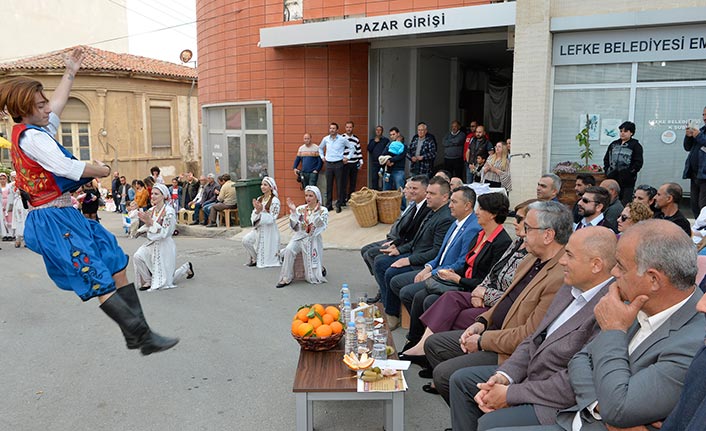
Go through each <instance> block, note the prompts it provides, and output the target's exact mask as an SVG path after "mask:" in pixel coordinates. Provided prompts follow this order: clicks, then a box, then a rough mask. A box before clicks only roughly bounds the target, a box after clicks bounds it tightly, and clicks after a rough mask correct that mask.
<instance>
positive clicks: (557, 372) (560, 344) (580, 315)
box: [498, 283, 610, 425]
mask: <svg viewBox="0 0 706 431" xmlns="http://www.w3.org/2000/svg"><path fill="white" fill-rule="evenodd" d="M609 284H610V283H608V284H606V285H605V286H603V287H602V288H601V290H599V291H598V292H597V293H596V295H594V296H593V298H591V300H590V301H589V302H588V303H587V304H586V305H584V306H583V308H581V309H580V310H579V311H578V312H577V313H576V314H574V315H573V316H571V318H570V319H569V320H567V321H566V322H564V323H563V324H562V325H561V326H559V327H558V328H556V329H555V330H554V332H552V333H551V335H550V336H548V337H546V339H544V340H543V338H544V337H545V334H546V331H547V328H549V326H551V324H552V323H553V322H554V321H555V320H556V319H557V317H559V315H560V314H561V313H563V312H564V310H565V309H566V307H568V306H569V305H570V304H571V303H572V302H573V301H574V296H573V295H572V294H571V286H566V285H565V286H563V287H562V288H561V289H559V291H558V292H557V293H556V295H555V296H554V300H553V301H552V303H551V305H550V306H549V309H548V310H547V314H546V315H544V319H542V322H541V323H540V324H539V326H538V327H537V330H536V331H534V333H533V334H532V335H530V336H529V337H527V338H525V340H524V341H523V342H522V343H521V344H520V345H519V346H517V349H516V350H515V352H514V353H513V354H512V356H510V359H508V360H507V361H505V362H504V363H503V364H502V365H501V366H500V367H499V368H498V370H499V371H503V372H504V373H506V374H507V375H509V376H510V377H512V380H513V381H514V383H513V384H512V385H510V386H509V387H508V389H507V402H508V404H510V405H520V404H533V405H534V411H535V413H536V414H537V418H538V419H539V422H540V423H541V424H543V425H549V424H554V423H556V415H557V413H558V412H559V410H560V409H565V408H567V407H570V406H571V405H572V404H574V403H575V402H576V399H575V397H574V391H573V390H572V389H571V383H570V382H569V361H570V360H571V358H572V357H573V356H574V354H575V353H576V352H578V351H579V350H581V349H582V348H583V346H585V345H586V343H588V342H589V341H590V340H591V339H592V338H593V337H594V336H595V335H596V334H598V332H599V331H600V329H601V328H600V326H598V323H596V318H595V316H594V315H593V308H594V307H595V306H596V304H598V301H599V300H600V299H601V298H602V297H603V295H605V294H606V293H608V285H609ZM542 340H543V341H542Z"/></svg>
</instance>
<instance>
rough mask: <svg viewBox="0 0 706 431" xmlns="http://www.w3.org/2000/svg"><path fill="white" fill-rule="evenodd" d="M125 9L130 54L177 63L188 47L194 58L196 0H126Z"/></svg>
mask: <svg viewBox="0 0 706 431" xmlns="http://www.w3.org/2000/svg"><path fill="white" fill-rule="evenodd" d="M126 8H127V22H128V33H129V34H130V38H129V42H128V43H129V52H130V54H135V55H141V56H144V57H151V58H157V59H159V60H165V61H170V62H172V63H181V61H180V60H179V54H180V53H181V51H182V50H184V49H190V50H191V51H192V52H193V53H194V58H193V59H192V61H194V60H196V24H195V21H196V0H126ZM188 23H191V24H188ZM182 24H187V25H182ZM168 27H173V28H171V29H166V28H168ZM163 29H166V30H163ZM190 65H191V66H193V65H194V64H193V63H192V64H190Z"/></svg>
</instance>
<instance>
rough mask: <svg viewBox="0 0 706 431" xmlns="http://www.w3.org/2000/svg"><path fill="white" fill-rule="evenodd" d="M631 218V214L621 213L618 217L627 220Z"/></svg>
mask: <svg viewBox="0 0 706 431" xmlns="http://www.w3.org/2000/svg"><path fill="white" fill-rule="evenodd" d="M629 218H630V216H626V215H625V214H620V217H618V219H619V220H620V221H625V220H628V219H629Z"/></svg>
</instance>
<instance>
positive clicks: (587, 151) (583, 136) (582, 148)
mask: <svg viewBox="0 0 706 431" xmlns="http://www.w3.org/2000/svg"><path fill="white" fill-rule="evenodd" d="M590 126H591V120H590V119H589V118H588V114H586V125H585V126H584V128H583V129H582V130H581V131H580V132H579V134H578V135H576V142H578V144H579V157H580V158H581V159H583V160H584V166H589V165H590V164H591V160H592V159H593V150H592V149H591V143H590V142H589V140H588V128H589V127H590Z"/></svg>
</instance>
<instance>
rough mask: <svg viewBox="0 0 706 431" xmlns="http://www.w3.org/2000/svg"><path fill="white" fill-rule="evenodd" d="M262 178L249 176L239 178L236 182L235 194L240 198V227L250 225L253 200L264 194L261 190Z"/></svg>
mask: <svg viewBox="0 0 706 431" xmlns="http://www.w3.org/2000/svg"><path fill="white" fill-rule="evenodd" d="M261 183H262V180H261V179H260V178H248V179H244V180H237V181H236V182H235V194H236V196H237V199H238V218H240V227H250V226H252V222H251V221H250V214H252V210H253V206H252V200H253V199H257V197H258V196H260V195H261V194H262V191H261V190H260V184H261Z"/></svg>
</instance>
